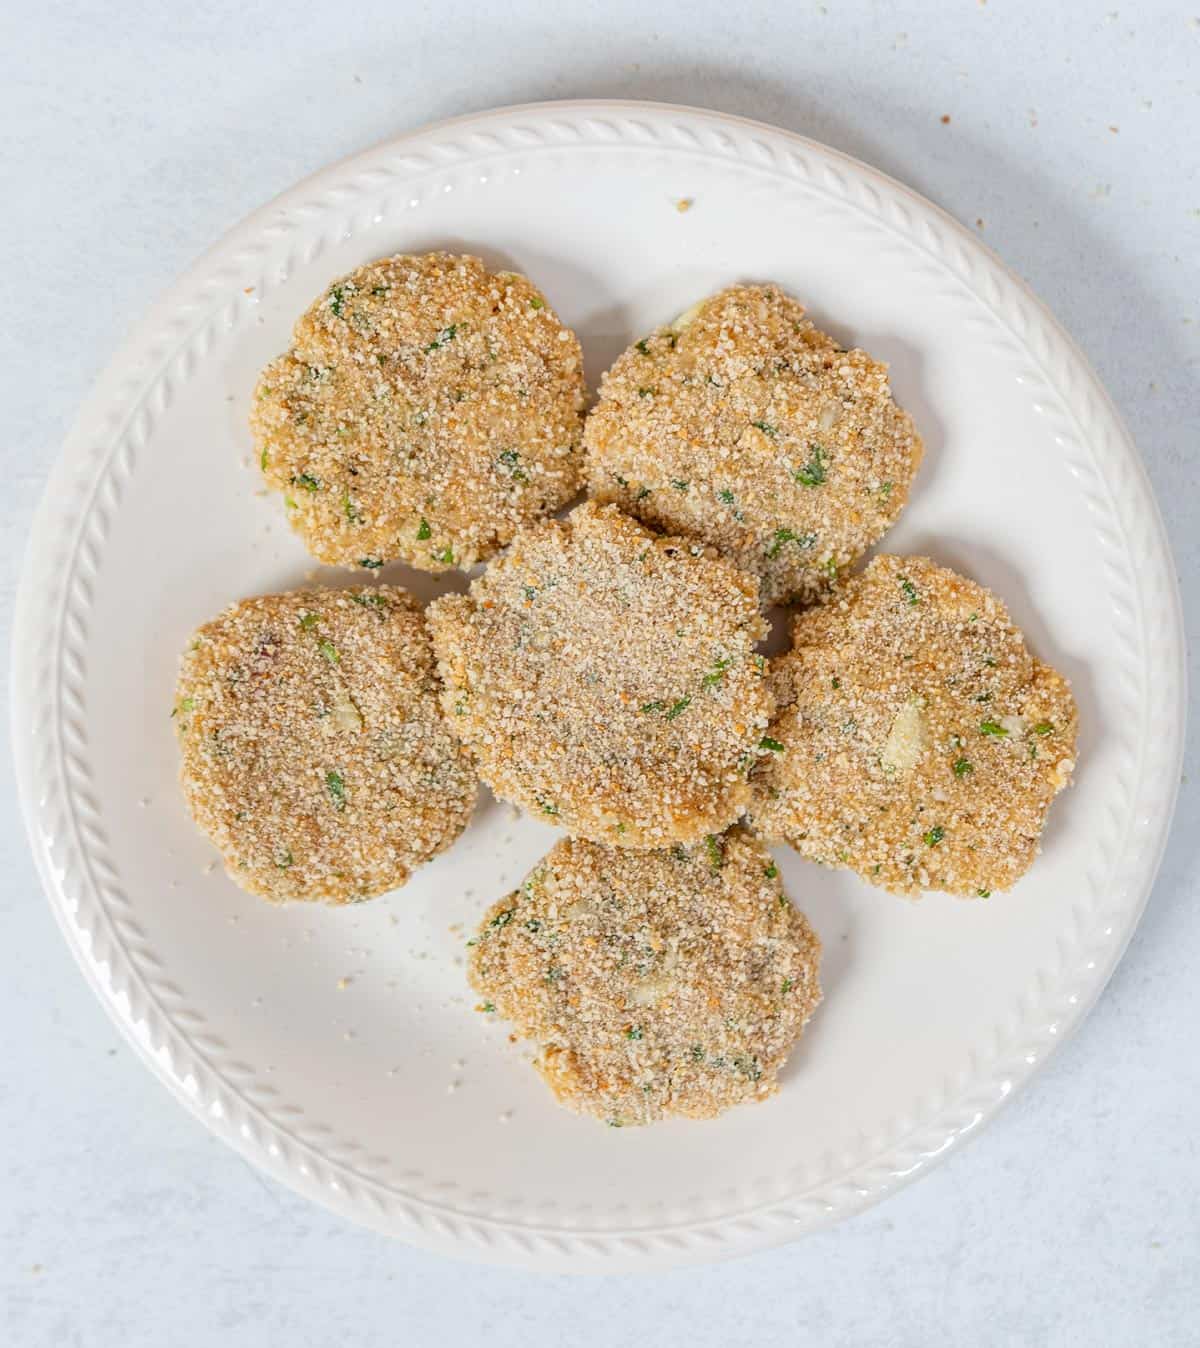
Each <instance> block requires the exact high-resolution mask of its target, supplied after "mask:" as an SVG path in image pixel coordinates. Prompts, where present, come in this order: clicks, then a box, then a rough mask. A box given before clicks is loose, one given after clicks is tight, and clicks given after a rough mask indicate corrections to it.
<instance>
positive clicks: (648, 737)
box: [428, 502, 773, 847]
mask: <svg viewBox="0 0 1200 1348" xmlns="http://www.w3.org/2000/svg"><path fill="white" fill-rule="evenodd" d="M428 620H429V625H430V630H431V632H432V634H433V644H434V649H435V650H436V652H437V658H438V669H439V671H440V673H441V675H442V679H443V681H444V683H445V688H446V690H445V693H444V707H445V711H446V715H447V718H448V720H449V721H450V724H451V726H452V727H453V728H454V730H455V731H456V732H457V733H458V734H459V735H460V736H461V738H462V739H463V741H464V742H465V743H466V744H467V745H468V746H469V747H470V749H471V750H472V752H473V753H474V754H475V756H476V758H477V760H478V763H479V770H480V776H481V777H482V778H483V780H484V781H485V782H487V784H488V785H489V786H490V787H491V788H492V790H493V791H495V793H496V794H497V795H498V796H500V797H501V798H502V799H505V800H511V801H513V802H515V803H516V804H518V805H522V806H524V808H525V809H527V810H529V811H530V812H531V813H532V814H535V815H537V816H539V817H540V818H542V819H544V820H546V821H547V822H553V823H557V824H559V825H561V826H562V827H563V828H565V829H566V830H567V832H568V833H570V834H572V835H573V836H577V837H584V838H591V839H594V840H595V841H598V842H608V843H612V844H613V845H616V846H621V847H662V846H666V845H669V844H670V843H672V842H694V841H696V840H697V839H698V838H701V837H703V836H704V835H705V834H708V833H718V832H720V831H721V830H723V829H724V828H726V827H727V826H728V825H729V824H731V823H733V822H734V820H736V819H737V818H738V817H739V816H740V815H741V814H742V813H743V811H744V809H745V807H746V805H747V802H748V800H749V785H748V783H747V780H746V777H747V773H748V772H749V770H750V768H751V766H752V765H753V764H754V762H755V760H756V758H757V757H758V756H759V755H760V754H762V753H765V752H767V751H766V750H765V749H763V748H762V746H761V740H762V737H763V734H764V732H765V730H766V726H767V722H768V719H769V717H770V714H771V711H772V709H773V702H772V699H771V696H770V693H769V691H768V687H767V679H766V661H765V660H763V659H762V658H761V657H759V656H756V655H755V653H754V643H755V642H756V641H757V640H759V639H760V638H761V637H763V636H764V635H765V634H766V631H767V626H766V623H765V622H764V621H763V619H762V616H761V615H760V613H759V608H758V585H757V582H756V580H755V579H754V577H753V576H749V575H746V574H745V573H744V572H741V571H739V570H737V569H736V568H735V567H734V566H732V565H731V564H730V563H729V562H727V561H725V560H723V559H721V558H719V557H717V556H715V555H712V550H711V549H705V548H704V546H703V545H702V544H699V543H696V542H689V541H686V540H683V539H678V538H663V537H659V536H657V535H654V534H652V533H650V531H649V530H647V529H644V528H643V527H642V526H641V525H640V524H638V523H636V522H635V521H634V520H631V519H629V518H628V517H627V516H625V515H622V514H621V512H620V511H619V510H617V509H616V507H615V506H597V505H595V504H592V503H590V502H587V503H585V504H583V505H581V506H579V507H578V508H577V509H576V510H575V511H573V512H572V514H571V515H569V516H568V517H567V518H566V519H565V520H563V521H557V520H551V521H547V522H545V523H543V524H540V525H538V526H536V527H535V528H532V529H529V530H527V531H525V532H524V533H522V534H520V535H518V537H517V539H516V540H515V541H514V543H513V545H512V547H511V548H510V549H509V551H508V552H507V553H506V554H505V555H504V556H503V557H502V558H500V559H499V560H498V561H496V562H495V563H493V565H492V566H490V567H489V568H488V570H487V572H486V573H485V574H484V575H483V576H482V577H480V578H479V579H478V580H476V581H474V582H473V583H472V585H471V590H470V594H469V595H447V596H445V597H444V598H442V599H439V600H438V601H437V602H436V603H434V604H432V605H431V606H430V608H429V610H428Z"/></svg>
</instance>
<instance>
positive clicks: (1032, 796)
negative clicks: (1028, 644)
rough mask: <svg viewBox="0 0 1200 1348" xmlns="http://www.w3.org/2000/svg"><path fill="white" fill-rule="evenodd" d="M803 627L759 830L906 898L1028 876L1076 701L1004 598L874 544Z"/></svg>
mask: <svg viewBox="0 0 1200 1348" xmlns="http://www.w3.org/2000/svg"><path fill="white" fill-rule="evenodd" d="M792 636H793V649H792V651H791V652H790V653H789V654H787V655H784V656H782V657H781V658H780V659H779V660H777V661H775V662H774V664H773V667H772V682H773V684H774V685H775V692H776V695H777V697H778V699H779V707H780V711H779V715H778V718H777V719H776V721H775V723H774V724H773V726H772V727H771V732H770V739H771V740H772V741H773V752H772V754H771V757H770V760H769V761H765V762H763V763H761V764H760V765H759V766H758V768H756V770H755V773H754V777H753V782H752V784H753V787H754V792H755V798H754V804H753V806H752V809H751V814H752V818H753V824H754V827H755V829H756V830H757V831H759V832H761V833H762V834H764V835H765V836H766V837H768V838H773V839H785V840H786V841H787V842H789V843H791V845H792V846H793V847H795V848H796V849H797V850H798V851H799V852H801V853H802V854H803V855H804V856H806V857H808V858H809V859H811V860H813V861H820V862H823V863H825V864H827V865H831V866H848V867H850V869H852V870H855V871H857V872H858V873H859V875H861V876H862V877H863V878H864V879H866V880H869V881H870V882H871V883H872V884H876V885H882V886H883V887H884V888H886V889H891V890H894V891H896V892H898V893H901V894H918V893H920V892H921V891H922V890H931V889H938V890H945V891H947V892H949V893H951V894H961V895H978V896H980V897H985V898H986V897H987V895H988V894H989V893H991V891H993V890H997V889H1006V888H1008V886H1010V885H1011V884H1013V882H1014V881H1016V880H1017V879H1018V878H1019V877H1020V876H1021V875H1022V874H1024V872H1025V871H1026V869H1027V868H1028V867H1029V865H1030V863H1031V862H1032V861H1033V858H1034V856H1035V855H1036V854H1037V851H1038V840H1039V838H1040V837H1041V833H1042V828H1043V826H1044V825H1045V822H1046V812H1047V810H1048V808H1049V806H1050V802H1051V800H1053V798H1054V797H1055V796H1056V795H1057V794H1058V792H1059V791H1061V790H1062V788H1063V787H1064V786H1066V785H1067V783H1068V782H1069V781H1070V777H1071V772H1072V770H1073V768H1074V766H1075V732H1076V711H1075V702H1074V699H1073V698H1072V696H1071V690H1070V686H1069V685H1068V683H1067V681H1066V679H1064V678H1063V676H1062V675H1061V674H1059V673H1057V672H1056V671H1055V670H1053V669H1051V668H1050V667H1049V666H1048V665H1044V664H1042V663H1041V662H1040V661H1038V660H1035V659H1034V658H1033V657H1032V656H1031V655H1030V654H1029V652H1028V650H1026V648H1025V641H1024V638H1023V637H1022V635H1021V633H1020V632H1019V631H1018V630H1017V628H1016V627H1015V626H1014V625H1013V623H1012V620H1011V619H1010V618H1009V615H1008V612H1007V610H1006V609H1005V607H1004V605H1003V604H1002V603H1001V602H1000V600H998V599H997V598H996V597H995V595H993V594H990V593H989V592H988V591H987V590H985V589H983V588H982V587H981V586H979V585H976V584H975V583H974V582H973V581H970V580H967V579H965V578H964V577H963V576H959V575H956V574H955V573H954V572H953V571H948V570H946V569H945V568H944V567H940V566H935V565H934V563H933V562H931V561H929V560H928V558H925V557H887V556H885V557H876V558H875V560H874V561H872V562H871V564H870V565H869V566H868V567H867V568H866V569H865V570H864V571H863V572H862V573H861V574H860V575H857V576H854V577H852V578H851V579H850V580H849V581H847V582H846V584H845V585H844V586H843V587H842V588H841V590H840V592H839V593H838V594H837V595H836V596H834V598H833V599H831V600H830V601H829V603H828V604H825V605H823V606H822V607H820V608H817V609H813V610H809V611H807V612H804V613H800V614H798V615H797V616H796V618H795V620H794V624H793V629H792Z"/></svg>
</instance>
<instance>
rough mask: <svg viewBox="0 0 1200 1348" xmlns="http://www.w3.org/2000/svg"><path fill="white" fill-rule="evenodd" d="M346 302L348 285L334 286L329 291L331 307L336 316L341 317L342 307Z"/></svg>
mask: <svg viewBox="0 0 1200 1348" xmlns="http://www.w3.org/2000/svg"><path fill="white" fill-rule="evenodd" d="M345 303H346V287H345V286H334V287H333V289H332V290H331V291H330V292H329V308H330V309H331V310H332V312H333V315H334V317H335V318H341V316H342V309H343V307H344V306H345Z"/></svg>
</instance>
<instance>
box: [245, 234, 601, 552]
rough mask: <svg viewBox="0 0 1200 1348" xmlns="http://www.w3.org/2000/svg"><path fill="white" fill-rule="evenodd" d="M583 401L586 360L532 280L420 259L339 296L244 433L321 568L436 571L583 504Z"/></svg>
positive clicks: (261, 398)
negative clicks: (398, 565)
mask: <svg viewBox="0 0 1200 1348" xmlns="http://www.w3.org/2000/svg"><path fill="white" fill-rule="evenodd" d="M584 397H585V388H584V382H583V361H582V357H581V354H580V350H579V343H578V341H576V339H575V336H574V334H573V333H571V332H570V331H568V329H566V328H564V327H563V325H562V324H561V323H560V322H559V320H558V318H557V317H556V316H555V314H554V312H553V310H552V309H550V307H549V306H548V305H547V303H546V301H545V300H544V299H543V298H542V296H541V294H540V293H539V291H538V290H537V289H536V288H535V287H534V286H533V285H532V284H531V283H530V282H529V281H528V280H526V278H525V277H524V276H518V275H517V274H516V273H515V272H498V273H495V274H493V273H491V272H489V271H488V270H487V269H486V268H485V267H484V265H483V263H482V262H481V261H480V260H479V259H478V258H475V257H454V256H451V255H450V254H448V253H428V254H425V255H423V256H420V257H404V256H399V257H390V258H384V259H382V260H381V261H378V262H372V263H370V264H369V265H367V266H365V267H360V268H359V269H358V271H355V272H351V273H350V275H349V276H344V277H342V278H341V279H340V280H338V281H335V282H334V283H333V284H332V285H331V286H330V287H329V288H328V290H326V292H325V293H324V294H323V295H322V296H321V298H320V299H318V300H317V301H316V302H315V303H314V304H313V305H312V306H311V307H310V308H309V309H308V311H307V312H306V313H305V314H303V315H302V317H301V318H300V320H299V322H298V323H297V324H296V328H295V332H294V334H293V338H292V347H291V350H289V351H288V353H287V354H286V355H284V356H280V357H279V359H278V360H276V361H273V362H272V364H271V365H269V366H268V367H267V368H266V370H264V372H263V374H262V376H261V378H260V379H259V383H258V388H257V391H256V398H255V403H254V407H253V409H252V412H251V417H250V424H251V428H252V430H253V432H254V440H255V447H256V452H257V453H258V455H259V461H260V463H261V466H262V471H263V475H264V476H265V478H266V480H267V483H268V485H270V486H271V487H274V488H276V489H277V490H279V491H282V492H283V493H284V494H285V501H286V503H287V507H288V514H289V516H290V518H291V521H292V524H293V526H294V527H295V528H296V530H297V532H298V533H299V534H300V535H301V536H302V537H303V539H304V541H305V544H306V545H307V547H308V549H309V551H310V552H312V553H313V555H314V556H316V557H319V558H320V559H321V561H323V562H330V563H332V564H334V565H337V566H363V567H368V568H374V567H378V566H381V565H382V564H383V563H384V562H387V561H392V560H393V559H399V560H402V561H406V562H408V563H410V564H411V565H412V566H416V567H420V568H421V569H422V570H425V571H444V570H447V569H448V568H450V567H454V566H459V567H469V566H471V565H473V564H474V563H475V562H477V561H480V560H483V559H486V558H488V557H490V556H491V555H492V554H493V553H494V552H495V551H496V550H497V549H498V548H500V547H502V546H503V545H504V544H505V543H507V542H508V541H509V539H511V538H512V536H513V534H514V533H515V532H516V531H517V529H519V528H520V527H521V526H522V525H523V524H527V523H529V522H530V521H531V520H534V519H537V518H539V517H540V516H541V515H544V514H546V513H548V512H551V511H554V510H557V509H558V508H559V507H560V506H562V505H564V504H565V503H566V502H567V501H569V500H570V498H571V497H572V496H573V495H574V494H575V493H576V491H578V489H579V486H580V481H581V476H582V469H581V463H580V459H581V453H580V445H581V439H582V423H581V415H582V410H583V404H584Z"/></svg>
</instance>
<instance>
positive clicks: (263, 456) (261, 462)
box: [258, 445, 267, 473]
mask: <svg viewBox="0 0 1200 1348" xmlns="http://www.w3.org/2000/svg"><path fill="white" fill-rule="evenodd" d="M258 466H259V467H260V468H261V469H262V470H263V472H264V473H265V472H266V471H267V447H266V446H265V445H264V446H263V452H262V454H260V455H259V459H258Z"/></svg>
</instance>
